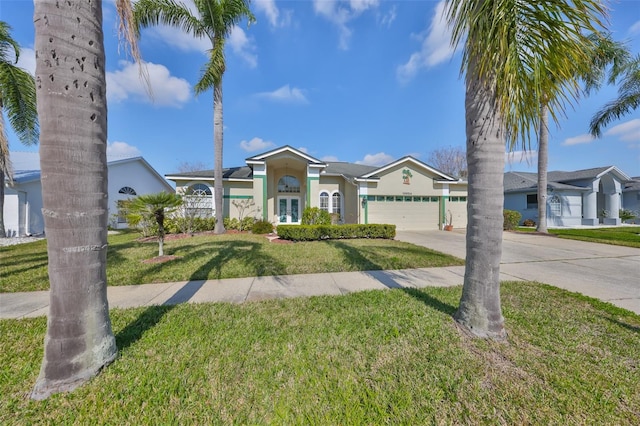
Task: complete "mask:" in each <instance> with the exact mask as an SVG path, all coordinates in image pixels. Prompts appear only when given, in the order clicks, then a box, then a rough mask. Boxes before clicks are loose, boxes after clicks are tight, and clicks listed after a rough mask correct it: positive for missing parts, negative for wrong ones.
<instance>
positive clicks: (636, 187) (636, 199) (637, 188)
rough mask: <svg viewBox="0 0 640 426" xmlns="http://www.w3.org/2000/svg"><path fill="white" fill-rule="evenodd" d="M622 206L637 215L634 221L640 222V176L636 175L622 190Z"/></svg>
mask: <svg viewBox="0 0 640 426" xmlns="http://www.w3.org/2000/svg"><path fill="white" fill-rule="evenodd" d="M622 206H623V208H624V209H626V210H631V211H632V212H633V213H634V214H635V215H636V217H635V219H633V220H632V221H633V222H634V223H640V176H634V177H632V178H631V180H630V181H629V182H627V183H626V184H625V185H624V189H623V190H622Z"/></svg>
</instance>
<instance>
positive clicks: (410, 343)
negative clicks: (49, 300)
mask: <svg viewBox="0 0 640 426" xmlns="http://www.w3.org/2000/svg"><path fill="white" fill-rule="evenodd" d="M460 294H461V288H460V287H455V288H428V289H424V290H411V289H405V290H401V289H396V290H387V291H368V292H362V293H354V294H350V295H347V296H337V297H336V296H322V297H313V298H298V299H286V300H269V301H263V302H256V303H246V304H242V305H231V304H200V305H191V304H183V305H177V306H164V307H148V308H137V309H127V310H113V311H112V315H111V317H112V321H113V328H114V333H115V334H116V340H117V344H118V347H119V348H120V356H119V357H118V359H116V361H115V362H114V363H113V364H112V365H110V366H109V367H107V368H106V369H105V370H104V371H103V372H102V373H101V374H100V375H99V376H98V377H96V378H95V379H93V380H91V381H90V382H89V383H87V384H85V385H84V386H82V387H81V388H79V389H77V390H76V391H75V392H73V393H70V394H61V395H55V396H53V397H51V398H50V399H49V400H47V401H40V402H35V401H31V400H29V399H28V398H27V395H28V393H29V391H30V390H31V388H32V386H33V384H34V382H35V380H36V377H37V375H38V372H39V368H40V362H41V358H42V348H43V338H44V334H45V330H46V319H45V318H44V317H41V318H36V319H25V320H0V336H2V345H3V350H2V351H0V395H2V398H0V424H6V425H12V424H16V425H18V424H19V425H22V424H92V425H93V424H111V425H120V424H158V425H160V424H202V425H205V424H309V425H335V424H343V425H355V424H371V425H378V424H406V425H423V424H473V425H477V424H487V425H495V424H512V425H521V424H541V425H546V424H557V425H560V424H562V425H565V424H568V425H573V424H603V425H605V424H611V425H637V424H639V423H640V392H638V389H640V339H639V338H638V336H639V335H640V334H639V333H640V316H638V315H635V314H633V313H630V312H628V311H625V310H622V309H619V308H615V307H612V306H611V305H609V304H605V303H602V302H598V301H596V300H593V299H589V298H586V297H583V296H578V295H575V294H571V293H568V292H566V291H563V290H560V289H557V288H553V287H549V286H545V285H541V284H537V283H526V282H511V283H503V285H502V291H501V294H502V301H503V310H504V316H505V318H506V325H507V329H508V332H509V340H508V343H496V342H491V341H483V340H475V339H470V338H468V337H467V336H466V335H465V334H463V333H461V332H460V331H459V330H458V329H457V327H456V326H455V324H454V322H453V320H452V318H451V315H452V314H453V313H454V312H455V309H456V307H457V304H458V301H459V298H460Z"/></svg>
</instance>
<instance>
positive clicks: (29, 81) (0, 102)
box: [0, 21, 39, 238]
mask: <svg viewBox="0 0 640 426" xmlns="http://www.w3.org/2000/svg"><path fill="white" fill-rule="evenodd" d="M10 32H11V27H10V26H9V25H8V24H7V23H6V22H3V21H0V238H4V237H6V236H7V235H6V233H5V229H4V181H5V177H6V178H7V179H8V180H9V182H11V181H12V180H13V174H12V171H11V161H10V159H9V138H8V136H7V132H6V129H5V125H4V114H3V113H4V112H6V113H7V116H8V117H9V123H10V124H11V127H12V128H13V130H14V131H15V132H16V134H17V135H18V138H19V139H20V141H21V142H22V143H24V144H25V145H34V144H37V143H38V136H39V135H38V112H37V110H36V84H35V81H34V80H33V77H32V76H31V74H29V73H28V72H26V71H25V70H23V69H20V68H18V67H17V66H16V65H15V64H16V63H17V62H18V58H19V57H20V46H19V45H18V43H17V42H16V41H15V40H14V39H13V38H12V37H11V34H10ZM12 51H13V53H12Z"/></svg>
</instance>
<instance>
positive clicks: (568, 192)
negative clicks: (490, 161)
mask: <svg viewBox="0 0 640 426" xmlns="http://www.w3.org/2000/svg"><path fill="white" fill-rule="evenodd" d="M630 181H631V178H630V177H629V176H627V175H626V174H625V173H624V172H622V171H621V170H619V169H618V168H616V167H615V166H606V167H596V168H592V169H585V170H576V171H571V172H562V171H553V172H548V173H547V226H578V225H586V226H596V225H598V224H600V223H603V224H605V225H619V224H620V223H621V221H620V217H619V210H620V209H622V208H629V207H627V206H626V202H628V201H627V198H626V197H625V198H624V199H623V191H624V190H625V185H627V184H628V183H629V182H630ZM537 197H538V175H537V173H526V172H507V173H505V175H504V208H505V209H507V210H516V211H519V212H520V213H521V214H522V220H526V219H532V220H534V221H535V222H536V223H537V222H538V199H537Z"/></svg>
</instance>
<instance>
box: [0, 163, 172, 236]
mask: <svg viewBox="0 0 640 426" xmlns="http://www.w3.org/2000/svg"><path fill="white" fill-rule="evenodd" d="M10 158H11V162H12V164H13V169H14V183H13V185H9V184H8V182H7V183H6V184H5V199H4V224H5V230H6V232H7V236H23V235H38V234H42V233H43V232H44V220H43V217H42V185H41V183H40V157H39V154H38V153H37V152H12V153H10ZM107 167H108V169H109V187H108V193H109V224H110V225H111V226H113V227H115V228H125V227H126V226H127V224H126V220H125V218H124V215H123V214H122V211H119V209H118V206H119V205H120V203H121V201H122V200H126V199H129V198H132V197H135V196H136V195H142V194H150V193H155V192H161V191H165V192H174V189H173V187H172V186H171V185H170V184H169V182H167V181H166V180H165V179H163V178H162V176H161V175H160V174H158V172H157V171H155V170H154V168H153V167H151V165H150V164H149V163H147V161H146V160H145V159H144V158H142V157H134V158H125V159H120V160H112V161H109V162H108V163H107Z"/></svg>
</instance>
